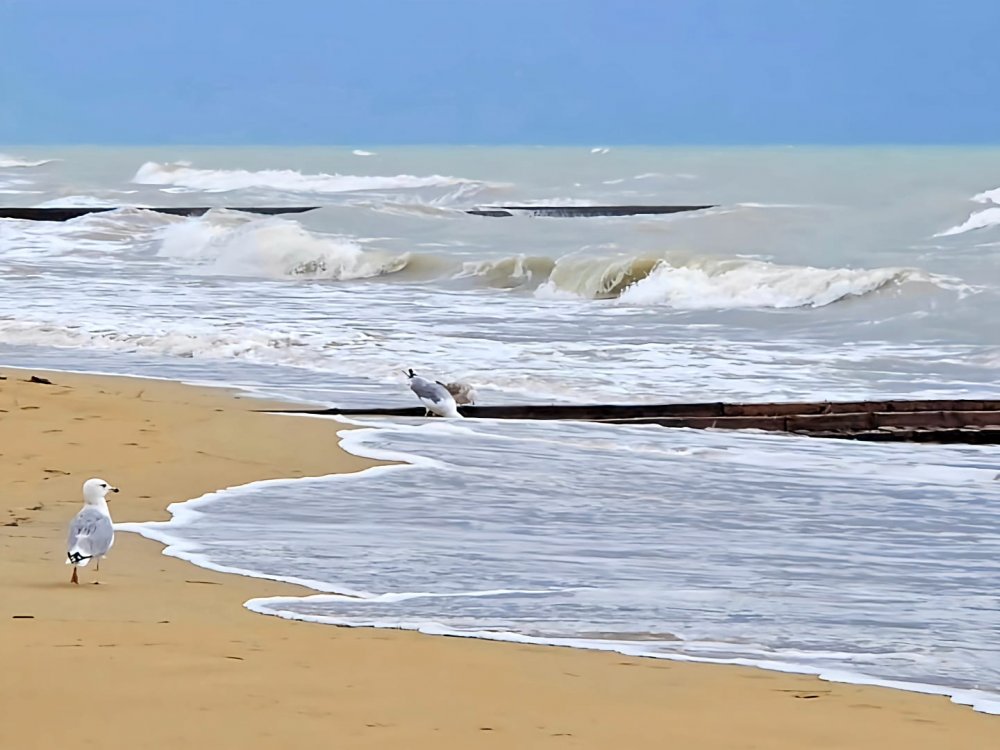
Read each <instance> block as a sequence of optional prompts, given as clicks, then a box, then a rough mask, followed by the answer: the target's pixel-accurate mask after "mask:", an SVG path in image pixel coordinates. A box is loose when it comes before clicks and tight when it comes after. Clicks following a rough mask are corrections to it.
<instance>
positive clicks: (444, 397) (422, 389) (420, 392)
mask: <svg viewBox="0 0 1000 750" xmlns="http://www.w3.org/2000/svg"><path fill="white" fill-rule="evenodd" d="M406 377H408V378H409V379H410V390H411V391H413V392H414V393H415V394H417V398H419V399H420V403H422V404H423V405H424V408H425V409H427V413H428V414H430V413H431V412H434V413H435V414H437V415H438V416H440V417H451V418H452V419H456V418H458V419H460V418H461V417H462V415H461V414H459V413H458V406H457V405H456V404H455V397H454V396H452V395H451V393H449V392H448V388H447V387H446V386H445V384H444V383H439V382H435V381H433V380H428V379H427V378H422V377H420V376H419V375H417V374H416V373H415V372H413V370H409V371H408V372H407V373H406Z"/></svg>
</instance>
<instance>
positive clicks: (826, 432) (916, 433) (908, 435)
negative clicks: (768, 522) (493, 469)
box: [267, 399, 1000, 444]
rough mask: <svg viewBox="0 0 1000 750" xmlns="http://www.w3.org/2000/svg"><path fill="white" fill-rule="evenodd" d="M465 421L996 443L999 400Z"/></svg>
mask: <svg viewBox="0 0 1000 750" xmlns="http://www.w3.org/2000/svg"><path fill="white" fill-rule="evenodd" d="M267 411H272V412H275V411H277V412H280V413H283V414H313V415H344V416H382V417H422V416H424V409H423V407H420V406H415V407H405V408H372V409H341V408H329V409H281V410H267ZM459 411H460V412H461V414H462V416H464V417H468V418H471V419H542V420H545V419H562V420H571V421H586V422H600V423H604V424H624V425H644V424H649V425H659V426H661V427H687V428H691V429H718V430H766V431H769V432H787V433H791V434H796V435H806V436H810V437H828V438H844V439H851V440H868V441H879V442H881V441H909V442H938V443H994V444H996V443H1000V400H977V399H924V400H899V399H892V400H885V401H842V402H837V401H811V402H797V403H760V404H744V403H725V402H721V401H711V402H704V403H691V404H587V405H553V404H537V405H531V404H529V405H501V406H462V407H459Z"/></svg>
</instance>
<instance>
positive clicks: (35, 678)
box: [0, 368, 1000, 750]
mask: <svg viewBox="0 0 1000 750" xmlns="http://www.w3.org/2000/svg"><path fill="white" fill-rule="evenodd" d="M32 374H36V375H40V376H43V377H46V378H48V379H50V380H51V381H52V382H53V385H44V384H37V383H27V382H24V380H25V379H26V378H28V377H29V376H30V375H32ZM0 375H3V376H6V380H0V469H2V470H0V477H2V492H0V665H2V668H0V706H2V711H0V748H19V750H34V749H35V748H38V749H39V750H41V749H42V748H44V749H45V750H49V749H51V748H72V749H73V750H81V749H82V748H102V749H104V750H117V749H118V748H130V750H134V748H167V747H174V746H176V745H178V744H179V743H184V744H185V745H186V746H187V747H191V748H213V749H215V750H225V749H228V748H241V749H243V750H253V748H258V747H260V748H263V747H269V748H270V747H280V748H327V747H344V748H407V749H415V750H422V749H423V748H427V749H428V750H429V749H430V748H434V749H436V750H440V749H442V748H447V749H450V748H455V749H456V750H457V749H459V748H463V749H464V748H479V747H484V748H486V747H490V748H533V747H546V748H548V747H552V748H557V747H573V748H593V749H594V750H597V749H598V748H600V749H602V750H604V749H606V748H611V747H621V748H629V749H630V750H631V749H632V748H665V747H678V748H686V747H690V748H699V749H701V750H722V749H723V748H725V749H726V750H731V749H733V748H758V749H763V748H773V749H775V750H802V749H803V748H845V749H847V748H851V749H852V750H869V749H870V750H876V749H879V750H884V749H889V750H893V749H895V748H899V750H903V749H904V748H905V750H922V749H924V748H927V749H928V750H930V748H935V749H937V748H941V747H948V748H969V749H970V750H972V749H975V750H985V748H989V747H993V746H994V745H996V744H997V743H998V737H1000V717H993V716H986V715H983V714H977V713H975V712H973V711H972V710H970V709H968V708H964V707H960V706H956V705H954V704H952V703H950V702H949V701H948V700H947V699H946V698H940V697H934V696H924V695H918V694H913V693H905V692H900V691H894V690H887V689H883V688H868V687H858V686H851V685H838V684H833V683H827V682H822V681H820V680H818V679H815V678H811V677H799V676H794V675H786V674H779V673H771V672H765V671H761V670H756V669H746V668H738V667H719V666H713V665H702V664H683V663H676V662H669V661H660V660H653V659H635V658H628V657H622V656H618V655H615V654H605V653H596V652H585V651H578V650H570V649H561V648H549V647H534V646H522V645H517V644H504V643H494V642H484V641H473V640H466V639H458V638H442V637H432V636H423V635H419V634H414V633H406V632H398V631H385V630H372V629H343V628H334V627H329V626H323V625H313V624H307V623H298V622H286V621H283V620H279V619H277V618H269V617H263V616H261V615H256V614H253V613H251V612H248V611H247V610H245V609H244V608H243V607H242V603H243V602H244V601H246V600H247V599H250V598H252V597H255V596H269V595H279V594H289V593H296V592H299V591H301V590H300V589H297V588H296V587H293V586H288V585H283V584H275V583H271V582H267V581H261V580H256V579H250V578H244V577H240V576H232V575H223V574H217V573H213V572H211V571H206V570H202V569H200V568H197V567H195V566H193V565H190V564H188V563H186V562H183V561H180V560H176V559H173V558H169V557H165V556H163V555H162V554H161V546H160V545H158V544H156V543H154V542H151V541H148V540H144V539H141V538H139V537H138V536H137V535H134V534H128V533H119V534H118V536H117V539H116V543H115V547H114V549H113V550H112V552H111V555H110V556H109V557H108V559H107V560H105V561H104V564H103V565H102V568H101V572H100V574H99V576H98V578H99V580H100V582H101V583H100V585H93V584H92V583H91V581H93V580H94V577H95V574H94V572H93V570H92V569H91V568H85V569H83V570H82V571H81V580H82V581H83V583H82V584H81V585H80V586H73V585H71V584H70V583H69V577H70V569H69V567H68V566H66V565H64V564H63V560H64V553H65V549H64V540H65V529H66V524H67V523H68V521H69V519H70V518H71V517H72V516H73V514H75V513H76V511H77V509H78V507H79V505H80V499H79V498H80V485H81V484H82V482H83V481H84V480H85V479H87V478H89V477H91V476H100V477H103V478H104V479H107V480H109V481H110V482H112V483H113V484H116V485H117V486H119V487H120V488H121V489H122V492H121V493H120V494H119V495H115V496H113V500H112V503H111V509H112V513H113V515H114V518H115V520H116V521H143V520H156V519H165V518H167V514H166V512H165V507H166V506H167V504H169V503H171V502H176V501H179V500H185V499H190V498H193V497H196V496H199V495H202V494H204V493H206V492H211V491H214V490H217V489H220V488H222V487H227V486H235V485H239V484H245V483H247V482H251V481H255V480H260V479H269V478H278V477H297V476H316V475H322V474H329V473H333V472H350V471H359V470H362V469H364V468H366V467H368V466H371V465H373V462H370V461H367V460H364V459H359V458H356V457H354V456H351V455H349V454H347V453H346V452H344V451H342V450H341V449H340V448H339V447H338V444H337V436H336V433H337V432H338V431H340V430H343V429H345V427H344V426H343V425H341V424H339V423H336V422H332V421H327V420H315V419H297V418H293V417H284V416H275V415H265V414H258V413H253V411H252V410H253V409H255V408H260V407H261V406H262V402H260V401H256V400H252V399H246V398H240V397H239V396H235V395H233V394H231V393H227V392H226V391H221V390H215V389H203V388H194V387H189V386H184V385H180V384H177V383H171V382H167V381H149V380H137V379H127V378H111V377H104V376H82V375H70V374H65V373H42V372H39V371H31V372H25V371H20V370H11V369H3V368H0ZM345 501H350V498H345Z"/></svg>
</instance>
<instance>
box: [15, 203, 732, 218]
mask: <svg viewBox="0 0 1000 750" xmlns="http://www.w3.org/2000/svg"><path fill="white" fill-rule="evenodd" d="M346 205H348V206H349V205H350V204H346ZM121 208H139V209H142V210H143V211H156V212H157V213H161V214H171V215H173V216H201V215H202V214H204V213H206V212H208V211H211V210H212V209H213V208H224V209H225V210H227V211H243V212H246V213H251V214H268V215H274V214H301V213H305V212H306V211H315V210H316V209H318V208H322V207H321V206H158V207H153V206H117V207H115V206H89V207H84V206H49V207H46V208H31V207H17V206H14V207H7V208H3V207H0V219H24V220H27V221H69V220H70V219H79V218H80V217H81V216H87V215H88V214H100V213H106V212H108V211H117V210H119V209H121ZM706 208H714V206H487V207H484V208H469V209H464V210H465V213H467V214H472V215H474V216H492V217H503V216H515V215H519V214H523V215H529V216H553V217H559V218H569V217H586V216H641V215H656V214H675V213H680V212H682V211H701V210H702V209H706Z"/></svg>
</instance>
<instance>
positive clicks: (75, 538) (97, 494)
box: [66, 479, 118, 583]
mask: <svg viewBox="0 0 1000 750" xmlns="http://www.w3.org/2000/svg"><path fill="white" fill-rule="evenodd" d="M109 492H118V488H117V487H112V486H111V485H110V484H108V483H107V482H105V481H104V480H103V479H88V480H87V481H86V482H84V483H83V509H82V510H81V511H80V512H79V513H77V514H76V517H74V518H73V520H72V521H71V522H70V524H69V538H68V539H67V540H66V564H67V565H72V566H73V577H72V578H70V579H69V580H70V583H79V581H78V580H77V577H76V569H77V568H82V567H84V566H86V565H87V564H89V563H90V561H91V560H96V561H97V570H100V569H101V558H102V557H104V556H105V555H107V554H108V550H110V549H111V545H112V544H114V543H115V527H114V526H113V525H112V524H111V512H110V511H109V510H108V501H107V499H106V498H107V494H108V493H109Z"/></svg>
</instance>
